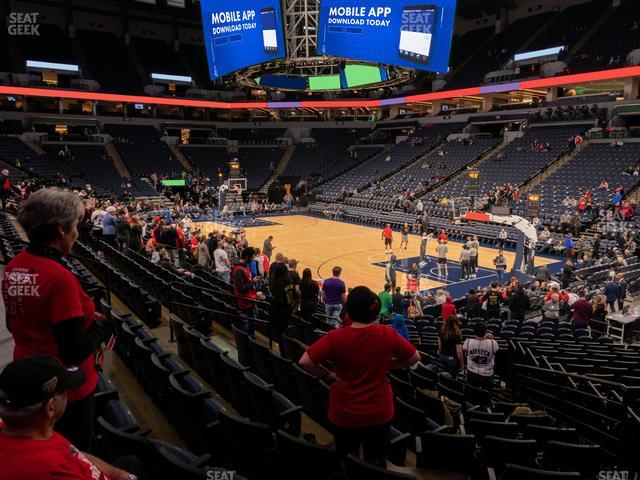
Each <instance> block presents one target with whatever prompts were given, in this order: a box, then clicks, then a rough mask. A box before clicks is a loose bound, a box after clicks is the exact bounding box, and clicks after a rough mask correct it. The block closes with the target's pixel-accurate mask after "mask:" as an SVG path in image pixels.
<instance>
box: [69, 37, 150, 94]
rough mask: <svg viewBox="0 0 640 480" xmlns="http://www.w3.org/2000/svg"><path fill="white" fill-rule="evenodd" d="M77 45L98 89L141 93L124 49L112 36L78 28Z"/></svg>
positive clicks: (137, 79)
mask: <svg viewBox="0 0 640 480" xmlns="http://www.w3.org/2000/svg"><path fill="white" fill-rule="evenodd" d="M78 44H79V46H80V48H81V49H82V53H83V55H84V58H85V59H86V61H87V63H88V64H89V69H90V70H91V75H92V76H93V79H94V80H96V81H97V82H98V83H99V84H100V90H102V91H104V92H114V93H142V84H141V83H140V78H139V76H138V72H136V69H135V67H134V66H133V64H132V63H131V60H130V59H129V55H128V53H127V49H126V47H125V46H124V45H123V44H122V42H121V41H120V39H119V38H118V37H117V36H116V35H115V34H113V33H108V32H99V31H95V30H84V29H80V30H78ZM116 65H117V68H116Z"/></svg>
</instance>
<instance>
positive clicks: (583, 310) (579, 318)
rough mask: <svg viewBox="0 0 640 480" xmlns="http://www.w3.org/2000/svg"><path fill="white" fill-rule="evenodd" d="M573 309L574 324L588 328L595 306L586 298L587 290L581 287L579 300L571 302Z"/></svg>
mask: <svg viewBox="0 0 640 480" xmlns="http://www.w3.org/2000/svg"><path fill="white" fill-rule="evenodd" d="M570 308H571V311H572V312H573V318H572V321H573V324H574V326H576V327H579V328H587V327H588V326H589V321H590V320H591V317H593V313H594V312H593V306H592V305H591V303H589V302H588V301H587V300H585V292H584V290H582V289H580V291H579V292H578V300H576V301H575V302H573V303H572V304H571V307H570Z"/></svg>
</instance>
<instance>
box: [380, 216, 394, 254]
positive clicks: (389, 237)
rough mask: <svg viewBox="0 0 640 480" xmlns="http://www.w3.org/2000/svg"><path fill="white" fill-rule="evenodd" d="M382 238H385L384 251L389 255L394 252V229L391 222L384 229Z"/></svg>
mask: <svg viewBox="0 0 640 480" xmlns="http://www.w3.org/2000/svg"><path fill="white" fill-rule="evenodd" d="M382 240H384V253H385V254H387V255H389V254H391V253H393V245H392V244H393V230H391V224H390V223H387V225H386V226H385V227H384V230H382Z"/></svg>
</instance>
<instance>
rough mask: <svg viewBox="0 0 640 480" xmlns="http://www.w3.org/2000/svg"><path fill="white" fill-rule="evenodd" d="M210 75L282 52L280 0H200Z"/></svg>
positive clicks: (275, 55) (268, 58) (222, 72)
mask: <svg viewBox="0 0 640 480" xmlns="http://www.w3.org/2000/svg"><path fill="white" fill-rule="evenodd" d="M200 4H201V10H202V27H203V31H204V39H205V45H206V49H207V61H208V64H209V75H210V77H211V79H212V80H213V79H216V78H218V77H221V76H223V75H226V74H227V73H230V72H233V71H235V70H239V69H241V68H245V67H248V66H251V65H255V64H257V63H263V62H268V61H270V60H274V59H276V58H282V57H283V56H284V52H285V47H284V34H283V31H282V16H281V13H280V2H279V0H245V1H238V0H222V1H220V0H201V2H200Z"/></svg>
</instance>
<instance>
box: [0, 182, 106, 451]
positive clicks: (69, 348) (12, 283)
mask: <svg viewBox="0 0 640 480" xmlns="http://www.w3.org/2000/svg"><path fill="white" fill-rule="evenodd" d="M83 214H84V206H83V205H82V202H81V201H80V198H79V197H78V196H77V195H74V194H73V193H71V192H64V191H62V190H56V189H42V190H38V191H37V192H35V193H34V194H32V195H31V196H30V197H29V198H28V199H27V200H26V201H25V202H24V203H22V204H21V206H20V211H19V213H18V221H19V222H20V224H21V225H22V227H23V228H24V230H25V231H26V233H27V235H28V237H29V240H30V241H31V243H30V244H29V246H28V247H27V248H26V249H25V250H23V251H22V252H20V253H19V254H18V255H16V256H15V257H14V258H13V259H12V260H11V261H10V262H9V264H8V265H7V267H6V268H5V270H4V273H3V278H2V297H3V299H4V304H5V307H6V318H7V328H8V330H9V332H11V334H12V335H13V339H14V341H15V348H14V351H13V358H14V360H19V359H21V358H24V357H26V356H29V355H36V354H47V355H52V356H54V357H55V358H57V359H58V360H59V361H60V362H62V363H63V364H65V365H77V366H78V367H79V368H80V369H81V370H82V371H83V372H84V376H85V382H84V384H82V385H81V386H80V387H78V388H75V389H73V390H72V391H70V392H69V407H68V408H67V410H66V412H67V413H66V415H65V417H64V418H63V419H62V420H61V422H59V423H58V425H57V430H58V431H59V432H61V433H62V434H63V435H64V436H65V437H67V438H68V439H70V440H71V441H72V442H73V443H74V444H75V445H77V446H78V447H79V448H81V449H83V450H89V448H90V445H91V438H92V436H93V420H94V419H93V402H94V398H93V391H94V390H95V388H96V385H97V383H98V374H97V373H96V369H95V367H96V353H97V352H98V351H99V348H100V344H101V343H102V342H103V341H106V340H107V339H108V338H109V335H110V331H109V328H108V326H107V325H106V324H105V323H104V322H103V320H102V316H101V315H100V314H97V313H96V309H95V305H94V303H93V301H92V300H91V298H90V297H89V296H88V295H87V294H86V293H85V291H84V290H83V289H82V286H81V285H80V282H79V281H78V279H77V278H76V277H75V276H74V275H73V273H71V272H70V271H69V270H68V269H67V268H66V267H65V266H64V265H63V263H62V262H63V260H62V257H63V256H64V255H66V254H68V253H69V252H70V251H71V248H72V247H73V244H74V243H75V241H76V239H77V238H78V228H77V227H78V221H79V219H80V218H81V217H82V216H83Z"/></svg>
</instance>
